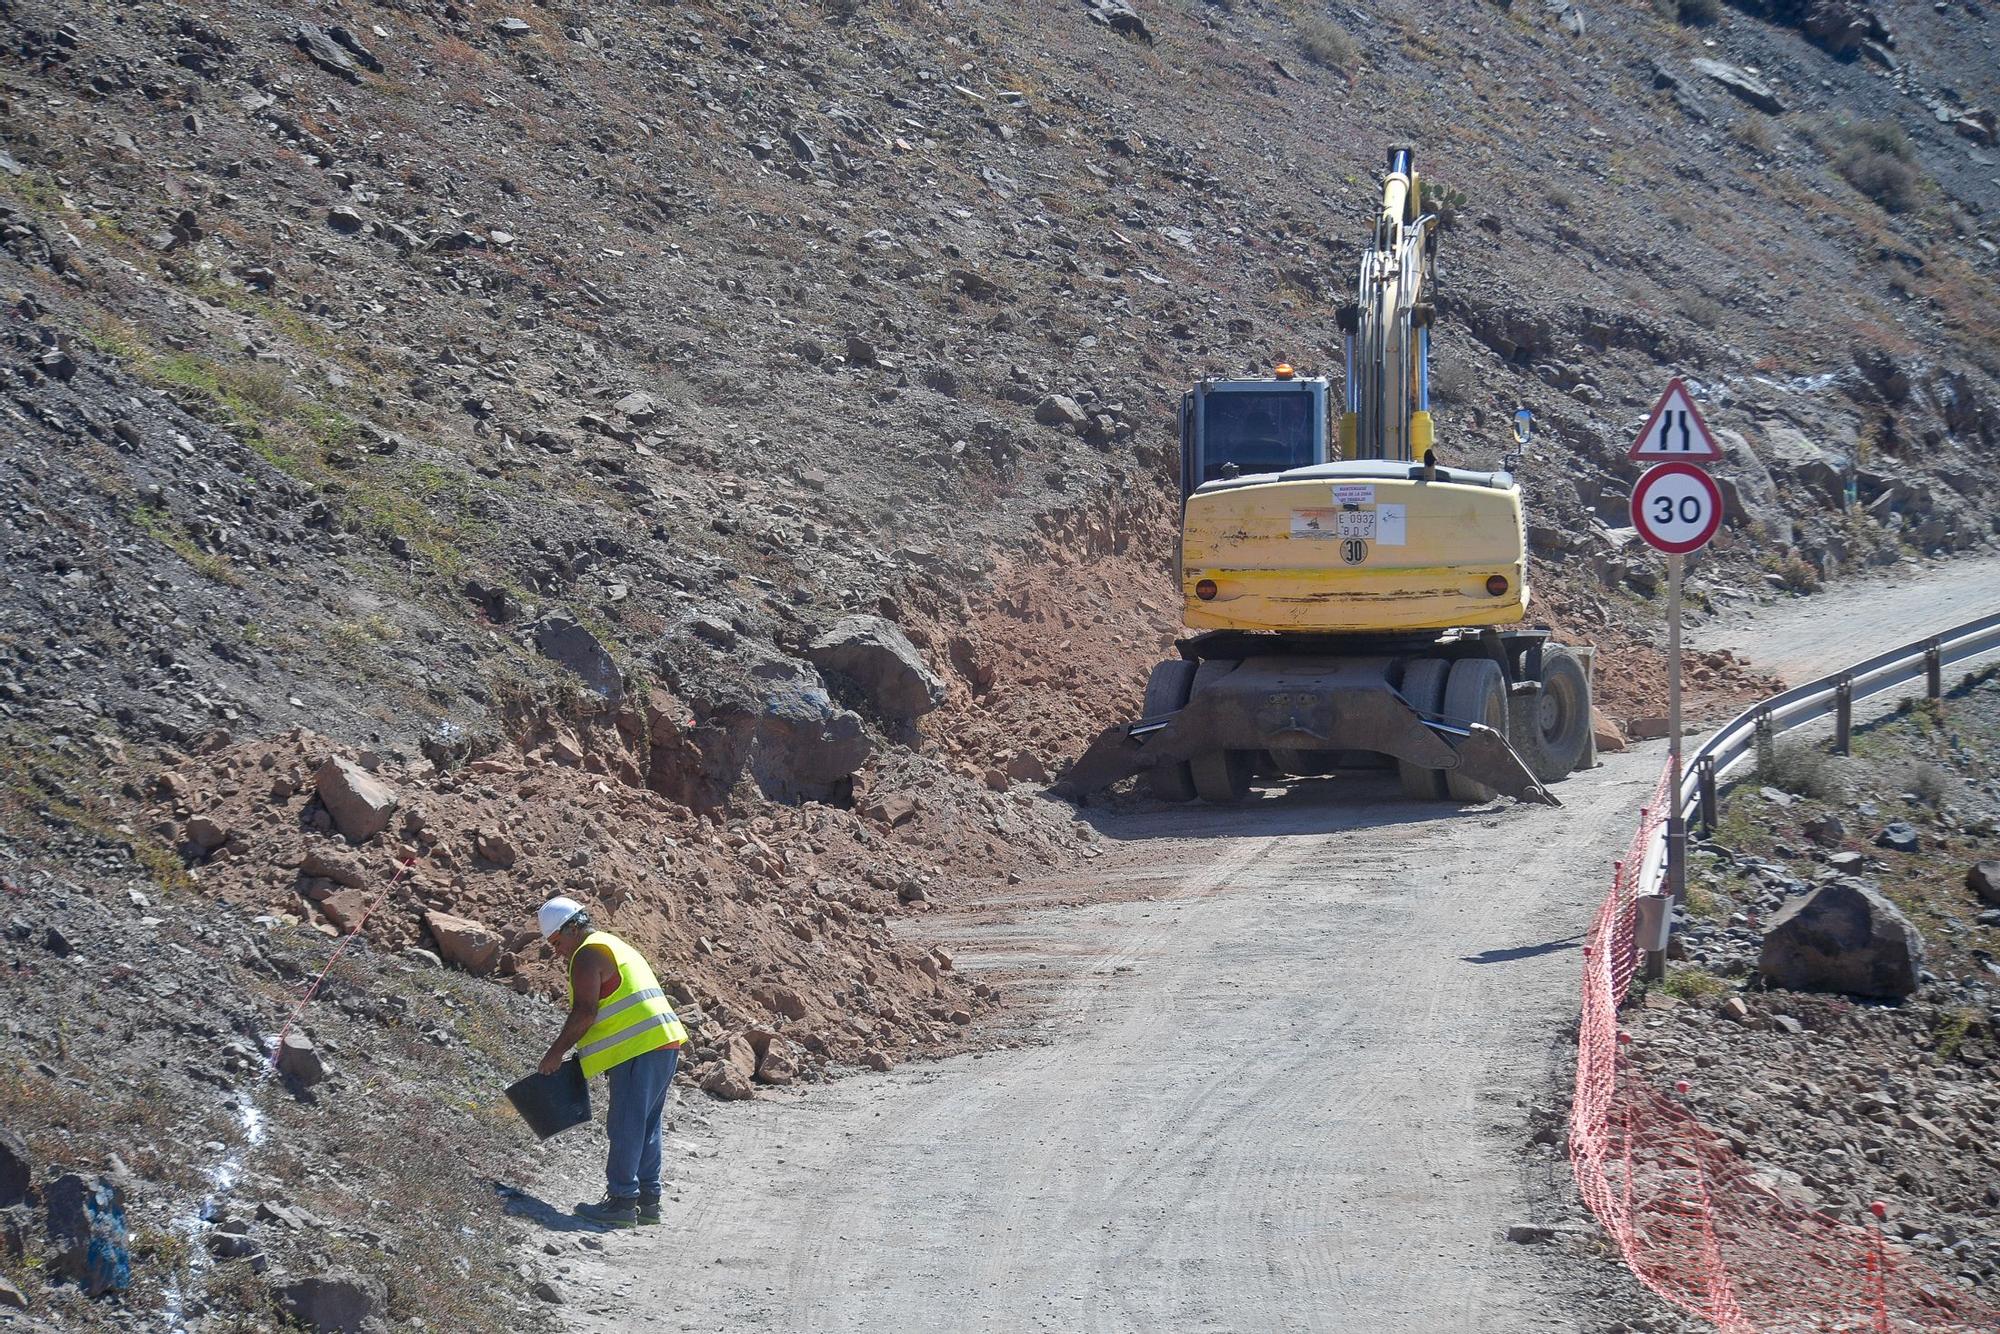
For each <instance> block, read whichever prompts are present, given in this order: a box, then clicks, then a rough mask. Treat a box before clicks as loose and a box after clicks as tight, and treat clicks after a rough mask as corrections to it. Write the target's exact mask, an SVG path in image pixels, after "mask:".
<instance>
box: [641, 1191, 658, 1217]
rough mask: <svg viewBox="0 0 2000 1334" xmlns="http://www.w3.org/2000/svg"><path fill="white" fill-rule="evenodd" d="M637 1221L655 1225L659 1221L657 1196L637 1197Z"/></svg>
mask: <svg viewBox="0 0 2000 1334" xmlns="http://www.w3.org/2000/svg"><path fill="white" fill-rule="evenodd" d="M639 1221H640V1222H641V1223H657V1222H659V1221H660V1197H659V1196H657V1195H641V1196H640V1197H639Z"/></svg>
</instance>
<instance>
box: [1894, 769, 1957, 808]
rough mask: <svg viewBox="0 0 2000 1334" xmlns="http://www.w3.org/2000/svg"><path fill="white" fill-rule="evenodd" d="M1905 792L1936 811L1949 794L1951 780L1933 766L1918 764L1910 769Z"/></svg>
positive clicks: (1941, 770) (1942, 771)
mask: <svg viewBox="0 0 2000 1334" xmlns="http://www.w3.org/2000/svg"><path fill="white" fill-rule="evenodd" d="M1904 790H1905V791H1906V792H1910V793H1912V794H1914V795H1915V797H1916V799H1917V800H1918V801H1921V802H1922V803H1923V804H1924V805H1926V806H1929V807H1931V808H1932V809H1936V808H1937V807H1938V806H1940V805H1942V804H1943V803H1944V799H1945V798H1946V797H1947V796H1949V795H1950V794H1951V778H1950V776H1949V775H1947V774H1946V773H1945V771H1944V770H1943V769H1942V768H1940V767H1939V766H1937V765H1935V764H1918V765H1915V766H1913V767H1912V768H1911V769H1910V776H1909V779H1908V784H1907V786H1906V787H1905V788H1904Z"/></svg>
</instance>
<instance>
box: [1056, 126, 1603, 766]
mask: <svg viewBox="0 0 2000 1334" xmlns="http://www.w3.org/2000/svg"><path fill="white" fill-rule="evenodd" d="M1439 230H1440V221H1439V218H1438V215H1437V214H1435V213H1429V212H1425V211H1424V208H1423V183H1422V181H1421V179H1420V178H1419V177H1418V175H1417V172H1416V169H1415V163H1414V153H1413V151H1412V150H1411V149H1408V148H1393V149H1391V150H1390V151H1389V162H1388V170H1387V173H1386V174H1385V176H1384V179H1383V186H1382V211H1381V214H1380V216H1379V217H1378V218H1377V220H1376V223H1375V234H1374V237H1373V238H1372V241H1371V243H1370V245H1369V247H1368V249H1367V250H1366V252H1365V253H1364V254H1363V256H1362V259H1361V273H1360V278H1359V281H1358V283H1357V286H1356V290H1355V300H1354V301H1353V303H1352V304H1350V305H1347V306H1344V307H1342V308H1341V310H1340V311H1339V326H1340V330H1341V334H1342V342H1343V344H1344V348H1345V359H1346V383H1345V386H1344V388H1345V401H1344V402H1343V403H1341V404H1339V405H1338V410H1337V411H1336V405H1335V403H1334V402H1333V400H1332V392H1331V386H1330V385H1329V383H1328V381H1327V380H1326V379H1324V378H1321V377H1313V376H1305V375H1299V374H1297V373H1295V372H1294V371H1293V370H1292V368H1291V367H1290V366H1285V365H1280V366H1278V367H1277V369H1276V371H1275V373H1274V374H1273V375H1271V376H1269V377H1266V378H1258V379H1242V380H1204V381H1202V382H1201V383H1199V384H1197V385H1196V386H1195V387H1194V388H1193V389H1192V390H1191V391H1189V393H1188V394H1187V395H1186V397H1185V398H1184V399H1183V400H1182V403H1181V417H1180V432H1181V540H1180V555H1179V565H1180V578H1181V588H1182V598H1183V603H1184V607H1185V611H1184V615H1183V619H1184V621H1185V623H1186V625H1187V628H1188V629H1189V630H1190V631H1194V632H1195V633H1193V634H1191V635H1189V636H1188V637H1186V638H1183V639H1181V640H1180V641H1179V642H1178V644H1177V648H1178V650H1179V655H1180V656H1179V657H1177V658H1174V659H1171V660H1169V661H1167V662H1163V663H1161V664H1159V665H1158V666H1157V667H1155V668H1154V669H1153V672H1152V676H1151V678H1150V679H1149V681H1148V683H1147V686H1146V696H1145V704H1144V706H1143V712H1144V717H1142V718H1141V719H1140V720H1139V721H1137V722H1134V723H1127V724H1121V725H1120V726H1117V727H1114V728H1111V729H1109V730H1108V731H1106V732H1105V733H1104V734H1103V735H1101V736H1099V737H1098V738H1097V740H1096V741H1094V742H1093V743H1092V744H1091V746H1090V748H1089V749H1088V750H1086V751H1085V752H1084V754H1083V756H1082V757H1081V758H1079V759H1078V761H1077V762H1076V764H1075V765H1074V766H1072V767H1071V769H1070V771H1069V772H1068V773H1067V774H1066V775H1065V776H1064V779H1063V781H1062V782H1061V783H1060V784H1059V785H1058V787H1059V790H1061V791H1064V792H1065V793H1067V794H1069V795H1074V796H1082V795H1085V794H1088V793H1090V792H1093V791H1096V790H1099V789H1101V788H1104V787H1107V786H1109V785H1110V784H1112V783H1115V782H1117V781H1119V780H1120V779H1122V778H1126V777H1129V776H1131V775H1134V774H1144V775H1145V776H1146V781H1147V782H1148V783H1149V784H1150V786H1151V788H1152V791H1153V793H1154V794H1155V795H1156V796H1159V797H1161V798H1164V799H1166V800H1170V801H1189V800H1193V799H1195V798H1197V797H1199V798H1201V799H1203V800H1206V801H1213V802H1234V801H1240V800H1242V799H1243V798H1244V797H1246V796H1247V795H1248V794H1249V792H1250V789H1251V784H1252V781H1253V780H1254V779H1255V778H1257V777H1259V776H1260V775H1261V776H1274V777H1284V776H1289V775H1301V776H1303V775H1327V774H1341V773H1346V772H1349V771H1354V770H1365V769H1386V768H1391V767H1393V768H1394V769H1395V771H1396V773H1397V774H1398V776H1399V780H1400V783H1401V786H1402V790H1403V792H1404V793H1405V794H1406V795H1407V796H1410V797H1413V798H1419V799H1434V800H1443V799H1446V798H1450V799H1454V800H1459V801H1488V800H1491V799H1492V798H1493V796H1494V795H1495V793H1496V792H1501V793H1506V794H1507V795H1509V796H1512V797H1514V798H1515V799H1517V800H1522V801H1534V802H1541V803H1545V804H1550V805H1554V804H1558V803H1557V802H1556V801H1555V798H1554V796H1553V795H1552V794H1551V793H1550V792H1549V790H1548V787H1547V785H1548V784H1549V783H1552V782H1555V781H1556V780H1558V779H1560V778H1562V777H1564V776H1565V775H1567V774H1568V773H1570V772H1571V771H1572V770H1574V769H1577V768H1581V767H1584V766H1586V765H1588V764H1591V763H1594V762H1595V755H1594V750H1593V747H1592V745H1591V726H1590V684H1589V673H1588V671H1587V669H1586V665H1585V661H1584V660H1583V659H1582V658H1581V657H1580V655H1579V654H1577V653H1576V652H1575V651H1574V650H1572V649H1569V648H1566V647H1563V646H1562V645H1559V644H1556V643H1553V642H1552V641H1551V638H1550V632H1549V631H1548V630H1546V629H1539V628H1530V627H1525V626H1522V625H1521V624H1520V622H1521V620H1522V617H1523V616H1524V615H1525V613H1526V611H1527V608H1528V602H1529V594H1528V585H1527V561H1526V557H1527V551H1526V542H1525V535H1524V532H1523V528H1522V519H1521V490H1520V487H1519V486H1518V485H1517V484H1516V483H1515V481H1514V479H1513V477H1512V476H1510V475H1509V474H1508V473H1506V472H1476V471H1472V470H1469V469H1465V468H1453V467H1446V466H1444V465H1442V464H1440V463H1439V462H1438V461H1437V454H1436V448H1435V441H1434V434H1433V433H1434V427H1433V423H1432V419H1431V412H1430V335H1431V325H1432V320H1433V315H1434V313H1435V307H1434V306H1433V305H1432V298H1431V287H1432V279H1433V276H1434V271H1435V263H1436V254H1437V237H1438V232H1439ZM1526 421H1527V415H1526V414H1525V413H1524V414H1521V416H1520V418H1519V419H1517V423H1516V429H1515V439H1516V440H1517V441H1519V442H1522V443H1525V440H1526V437H1527V425H1526Z"/></svg>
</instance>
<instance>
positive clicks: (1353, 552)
mask: <svg viewBox="0 0 2000 1334" xmlns="http://www.w3.org/2000/svg"><path fill="white" fill-rule="evenodd" d="M1367 559H1368V544H1367V543H1366V542H1364V541H1362V540H1361V539H1360V538H1358V537H1348V538H1343V539H1341V543H1340V560H1341V563H1342V564H1344V565H1359V564H1361V563H1362V562H1363V561H1365V560H1367Z"/></svg>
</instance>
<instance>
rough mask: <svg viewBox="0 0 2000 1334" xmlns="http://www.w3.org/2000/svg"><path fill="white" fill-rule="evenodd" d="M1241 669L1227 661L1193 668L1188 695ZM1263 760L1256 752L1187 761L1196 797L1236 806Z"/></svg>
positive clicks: (1219, 753)
mask: <svg viewBox="0 0 2000 1334" xmlns="http://www.w3.org/2000/svg"><path fill="white" fill-rule="evenodd" d="M1240 666H1242V664H1241V663H1239V662H1236V661H1234V660H1233V659H1228V658H1210V659H1208V660H1206V661H1205V662H1203V663H1202V664H1201V666H1200V667H1198V668H1196V669H1195V674H1194V686H1193V688H1192V689H1190V690H1189V691H1188V694H1189V696H1190V697H1193V696H1194V695H1198V694H1200V693H1201V691H1202V688H1203V687H1204V686H1206V685H1208V684H1209V683H1210V682H1213V681H1217V680H1219V679H1221V678H1222V677H1225V676H1227V675H1229V674H1230V673H1231V672H1233V671H1235V670H1236V669H1237V668H1238V667H1240ZM1262 757H1263V752H1262V751H1256V750H1210V751H1204V752H1202V753H1201V754H1199V755H1196V756H1194V757H1193V758H1192V759H1190V760H1189V761H1188V774H1189V775H1190V776H1191V777H1192V778H1193V779H1194V793H1195V795H1196V796H1198V797H1200V798H1201V799H1202V800H1203V801H1212V802H1215V803H1217V804H1218V805H1223V806H1233V805H1235V804H1236V803H1237V802H1239V801H1241V800H1243V799H1244V798H1245V797H1247V796H1249V795H1250V780H1251V779H1252V778H1254V777H1256V775H1257V761H1258V760H1259V759H1261V758H1262Z"/></svg>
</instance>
